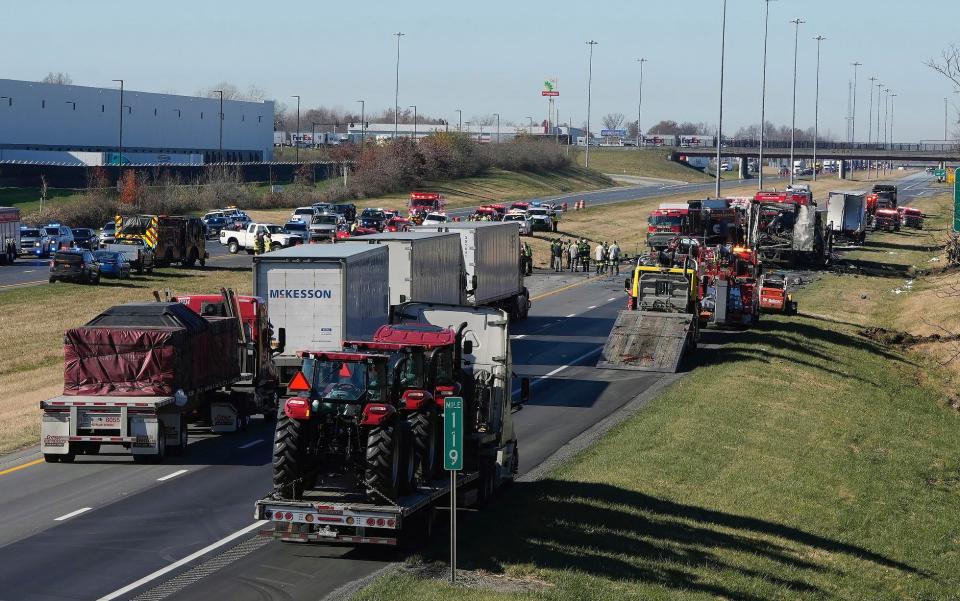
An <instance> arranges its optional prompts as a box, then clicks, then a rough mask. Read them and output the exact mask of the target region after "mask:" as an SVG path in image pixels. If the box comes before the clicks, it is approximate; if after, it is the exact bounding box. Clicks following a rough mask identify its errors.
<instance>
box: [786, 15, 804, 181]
mask: <svg viewBox="0 0 960 601" xmlns="http://www.w3.org/2000/svg"><path fill="white" fill-rule="evenodd" d="M790 22H791V23H793V24H794V25H795V26H796V27H795V31H794V35H793V118H792V120H791V122H790V183H791V184H793V166H794V164H795V163H794V162H793V160H794V159H793V156H794V154H793V153H794V145H795V144H796V138H797V50H798V48H799V41H800V24H801V23H806V21H801V20H800V18H799V17H798V18H796V19H794V20H793V21H790Z"/></svg>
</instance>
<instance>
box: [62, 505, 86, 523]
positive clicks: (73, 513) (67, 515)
mask: <svg viewBox="0 0 960 601" xmlns="http://www.w3.org/2000/svg"><path fill="white" fill-rule="evenodd" d="M91 509H93V507H81V508H80V509H78V510H76V511H71V512H70V513H65V514H63V515H61V516H60V517H58V518H53V521H54V522H62V521H64V520H69V519H70V518H72V517H75V516H78V515H80V514H81V513H86V512H88V511H90V510H91Z"/></svg>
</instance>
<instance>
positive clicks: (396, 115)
mask: <svg viewBox="0 0 960 601" xmlns="http://www.w3.org/2000/svg"><path fill="white" fill-rule="evenodd" d="M393 35H395V36H397V82H396V85H395V86H394V88H393V138H394V139H396V138H397V131H398V130H399V124H400V38H402V37H403V36H405V35H406V34H405V33H403V32H402V31H398V32H397V33H395V34H393Z"/></svg>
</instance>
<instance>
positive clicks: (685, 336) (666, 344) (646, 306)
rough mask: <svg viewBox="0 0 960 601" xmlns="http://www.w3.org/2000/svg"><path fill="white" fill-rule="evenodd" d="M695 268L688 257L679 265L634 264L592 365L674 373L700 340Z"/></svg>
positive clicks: (696, 272)
mask: <svg viewBox="0 0 960 601" xmlns="http://www.w3.org/2000/svg"><path fill="white" fill-rule="evenodd" d="M698 269H699V268H698V266H697V263H696V261H695V260H694V259H693V258H687V259H685V260H684V262H683V265H682V266H681V267H667V266H663V267H658V266H648V265H637V266H636V267H635V268H634V270H633V276H632V277H631V278H627V279H626V280H625V281H624V287H625V288H626V292H627V297H628V301H627V309H626V310H625V311H620V312H619V313H618V314H617V320H616V322H615V323H614V324H613V329H612V330H611V331H610V336H609V337H608V338H607V342H606V344H605V345H604V347H603V351H602V353H601V355H600V360H599V361H598V362H597V367H600V368H606V369H627V370H635V371H656V372H667V373H674V372H676V371H677V369H678V368H679V367H680V362H681V360H682V359H683V357H684V355H685V354H687V353H688V352H692V351H693V350H695V349H696V347H697V341H698V340H699V338H700V324H699V316H700V300H699V299H700V295H699V287H700V284H699V276H698Z"/></svg>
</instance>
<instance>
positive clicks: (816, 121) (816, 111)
mask: <svg viewBox="0 0 960 601" xmlns="http://www.w3.org/2000/svg"><path fill="white" fill-rule="evenodd" d="M813 39H815V40H816V41H817V83H816V86H815V92H814V101H813V181H817V134H818V133H819V125H820V42H822V41H824V40H825V39H827V38H825V37H823V36H822V35H818V36H817V37H815V38H813Z"/></svg>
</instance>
